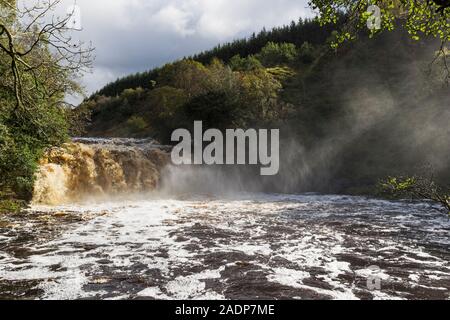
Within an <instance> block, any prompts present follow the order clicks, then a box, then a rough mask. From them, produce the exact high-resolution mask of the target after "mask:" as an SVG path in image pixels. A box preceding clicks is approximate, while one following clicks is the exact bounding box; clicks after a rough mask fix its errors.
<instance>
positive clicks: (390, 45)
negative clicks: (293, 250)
mask: <svg viewBox="0 0 450 320" xmlns="http://www.w3.org/2000/svg"><path fill="white" fill-rule="evenodd" d="M332 38H333V31H332V30H331V29H328V28H322V27H320V26H319V25H318V24H317V23H316V22H312V21H301V22H299V23H292V24H291V25H290V26H286V27H283V28H277V29H274V30H272V31H262V32H261V33H260V34H258V35H254V36H252V37H250V38H249V39H243V40H238V41H235V42H232V43H229V44H225V45H222V46H217V47H216V48H214V49H212V50H211V51H207V52H204V53H201V54H198V55H196V56H194V57H191V58H186V59H183V60H180V61H176V62H174V63H171V64H167V65H165V66H163V67H161V68H159V69H156V70H152V71H149V72H146V73H142V74H138V75H132V76H129V77H127V78H125V79H119V80H118V81H116V82H115V83H112V84H109V85H108V86H106V87H105V88H104V89H102V90H100V91H99V92H98V93H97V94H96V95H94V96H92V97H91V99H89V100H87V101H85V102H84V103H83V104H82V105H81V106H80V107H79V110H89V111H91V112H92V123H91V125H90V127H89V128H88V135H93V136H108V137H111V136H113V137H118V136H122V137H124V136H125V137H129V136H133V137H147V136H151V137H155V138H157V139H159V140H161V142H163V143H169V142H170V141H169V139H170V134H171V132H172V131H173V130H174V129H176V128H190V127H192V125H193V121H194V120H203V122H204V124H205V126H207V127H212V128H219V129H225V128H236V127H242V128H249V127H265V128H267V127H269V128H270V127H273V128H281V137H282V140H283V146H282V148H283V150H282V151H281V154H282V159H281V161H282V164H281V172H280V174H279V176H278V177H277V178H276V179H275V180H271V181H268V185H270V188H272V189H276V190H277V191H289V192H292V191H323V192H350V193H369V192H370V193H373V192H374V191H375V190H376V186H377V184H378V182H379V181H380V180H381V179H383V178H385V177H387V176H391V175H402V174H413V173H416V172H421V171H423V170H424V169H423V168H425V167H426V168H427V169H426V170H427V172H428V171H433V172H434V173H435V174H436V175H437V177H438V179H439V180H440V181H441V182H442V183H443V184H445V183H446V182H448V181H449V179H450V167H449V166H450V150H449V148H448V145H450V134H449V129H448V123H449V121H450V110H449V108H448V106H449V105H450V94H449V88H448V87H447V86H445V84H444V82H443V81H442V79H443V78H444V77H445V75H444V69H443V68H442V66H440V65H439V64H438V63H435V64H431V62H432V61H433V58H434V56H435V51H436V50H437V48H438V44H436V43H435V42H433V41H427V40H421V41H413V40H411V39H410V38H409V37H408V34H407V33H406V32H405V31H403V30H401V29H398V30H396V31H395V32H392V33H386V34H382V35H379V36H376V37H375V38H373V39H369V37H367V36H366V35H364V34H361V39H360V40H359V41H357V42H351V43H345V44H343V45H341V46H340V47H339V48H338V49H337V50H331V49H330V41H331V39H332ZM122 89H123V90H122ZM119 91H120V93H119Z"/></svg>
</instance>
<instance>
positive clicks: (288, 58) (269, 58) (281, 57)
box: [257, 42, 298, 67]
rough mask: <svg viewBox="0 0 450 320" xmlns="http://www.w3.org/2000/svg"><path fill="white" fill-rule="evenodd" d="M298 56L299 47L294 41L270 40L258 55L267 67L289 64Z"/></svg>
mask: <svg viewBox="0 0 450 320" xmlns="http://www.w3.org/2000/svg"><path fill="white" fill-rule="evenodd" d="M297 56H298V52H297V48H296V47H295V45H294V44H292V43H274V42H269V43H267V44H266V46H265V47H264V48H262V50H261V52H260V53H259V54H258V55H257V58H258V60H260V61H261V62H262V64H263V65H264V66H266V67H273V66H276V65H283V64H289V63H291V62H293V61H294V60H295V59H296V58H297Z"/></svg>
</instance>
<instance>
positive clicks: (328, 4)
mask: <svg viewBox="0 0 450 320" xmlns="http://www.w3.org/2000/svg"><path fill="white" fill-rule="evenodd" d="M309 5H310V7H312V8H313V9H314V10H316V12H317V13H318V17H319V18H318V20H319V21H320V23H321V24H322V25H325V24H336V23H340V22H341V20H342V19H341V18H342V13H344V15H345V17H344V23H343V24H342V25H343V27H342V28H341V30H340V32H339V33H337V36H336V38H335V39H334V41H333V43H332V46H333V47H337V46H338V45H339V44H340V43H342V42H344V41H345V40H349V39H354V38H356V37H357V34H358V30H360V29H367V30H368V31H369V34H370V35H371V36H373V35H375V34H377V33H379V32H381V31H383V30H389V31H391V30H393V29H394V28H395V27H396V26H397V25H398V24H399V25H401V26H403V27H404V28H405V29H406V30H407V31H408V33H409V34H410V36H411V38H412V39H414V40H419V39H420V37H421V36H422V35H424V36H431V37H435V38H438V39H440V41H441V46H440V48H439V50H438V53H437V55H436V56H437V58H442V59H443V60H445V63H444V65H445V68H446V70H447V80H448V79H449V78H450V72H449V68H448V67H447V63H446V58H447V56H448V54H447V53H446V51H445V45H446V43H447V42H448V41H449V40H450V1H449V0H372V1H369V2H367V1H361V0H310V2H309ZM370 6H371V7H370ZM373 6H376V7H373ZM366 26H368V27H370V28H366Z"/></svg>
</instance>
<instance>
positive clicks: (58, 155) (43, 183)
mask: <svg viewBox="0 0 450 320" xmlns="http://www.w3.org/2000/svg"><path fill="white" fill-rule="evenodd" d="M167 151H168V150H167V147H164V146H160V145H158V144H156V143H155V142H154V141H153V140H136V139H74V140H73V142H71V143H67V144H65V145H63V146H61V147H58V148H52V149H50V150H48V151H47V153H46V154H45V156H44V157H43V159H42V160H41V163H40V167H39V170H38V172H37V175H36V182H35V187H34V194H33V203H34V204H47V205H57V204H64V203H69V202H77V201H82V200H86V199H92V198H109V197H114V196H115V195H126V194H137V193H145V192H148V191H152V190H155V189H156V188H157V187H158V185H159V183H160V179H161V170H162V169H163V168H164V167H165V166H166V165H167V164H168V163H169V162H170V156H169V153H168V152H167Z"/></svg>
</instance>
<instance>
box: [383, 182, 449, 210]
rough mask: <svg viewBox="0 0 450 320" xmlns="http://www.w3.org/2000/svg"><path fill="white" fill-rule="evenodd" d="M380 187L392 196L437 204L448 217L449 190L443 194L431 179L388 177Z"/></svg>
mask: <svg viewBox="0 0 450 320" xmlns="http://www.w3.org/2000/svg"><path fill="white" fill-rule="evenodd" d="M381 187H382V189H383V190H384V191H386V192H389V193H390V194H392V195H394V196H406V197H412V198H414V199H419V200H430V201H433V202H435V203H438V204H440V205H441V207H442V209H443V210H445V211H446V212H447V213H448V214H449V215H450V190H448V191H447V192H445V191H444V190H443V188H442V187H440V186H439V185H438V184H437V183H436V182H435V181H434V179H433V178H432V177H428V178H424V177H423V176H414V177H400V178H397V177H389V178H388V179H386V181H383V182H382V183H381Z"/></svg>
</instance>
